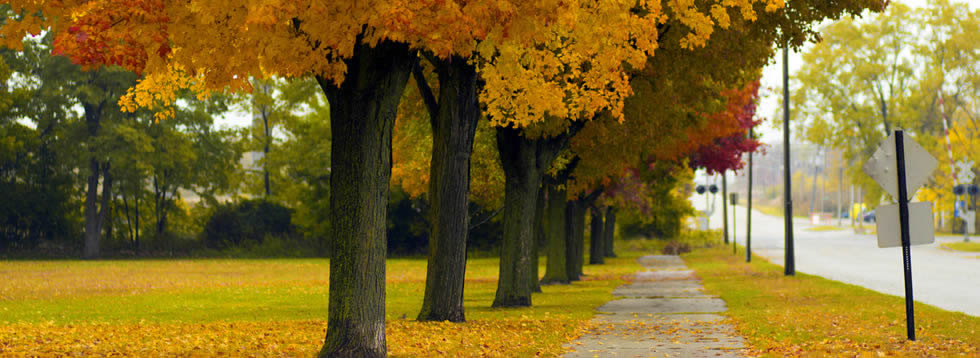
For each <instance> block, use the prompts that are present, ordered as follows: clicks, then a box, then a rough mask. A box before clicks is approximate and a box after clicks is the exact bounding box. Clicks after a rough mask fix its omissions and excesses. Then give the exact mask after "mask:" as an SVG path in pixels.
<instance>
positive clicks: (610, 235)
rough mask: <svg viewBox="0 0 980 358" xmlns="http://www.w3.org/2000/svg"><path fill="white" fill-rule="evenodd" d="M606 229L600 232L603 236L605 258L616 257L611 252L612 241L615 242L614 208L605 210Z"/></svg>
mask: <svg viewBox="0 0 980 358" xmlns="http://www.w3.org/2000/svg"><path fill="white" fill-rule="evenodd" d="M605 224H606V227H605V229H603V230H602V233H603V234H605V240H603V241H604V242H603V243H604V244H606V257H616V252H615V251H614V250H613V241H615V240H614V239H615V237H614V235H615V234H616V208H614V207H611V206H610V207H609V208H608V209H606V223H605Z"/></svg>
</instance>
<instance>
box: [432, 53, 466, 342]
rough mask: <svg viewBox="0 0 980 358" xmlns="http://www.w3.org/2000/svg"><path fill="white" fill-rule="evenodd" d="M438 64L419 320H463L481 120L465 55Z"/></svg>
mask: <svg viewBox="0 0 980 358" xmlns="http://www.w3.org/2000/svg"><path fill="white" fill-rule="evenodd" d="M437 62H440V63H438V64H436V71H437V72H438V74H439V108H438V112H437V114H436V116H435V120H433V121H432V124H433V128H432V160H431V166H430V168H431V171H430V176H429V178H430V180H429V195H430V200H431V204H432V207H431V208H430V211H429V212H430V213H431V214H432V220H431V224H432V226H431V235H430V239H429V262H428V266H427V272H426V278H425V297H424V298H423V300H422V311H421V312H420V313H419V317H418V319H419V320H420V321H447V320H448V321H451V322H463V321H465V320H466V318H465V314H464V312H463V281H464V278H465V273H466V238H467V235H468V233H469V214H468V210H467V208H468V207H469V202H470V200H469V192H470V156H471V154H472V152H473V139H474V137H475V136H476V122H477V120H479V119H480V107H479V102H478V101H477V92H476V91H477V75H476V68H475V67H474V66H473V65H471V64H469V63H467V61H466V59H464V58H458V57H452V58H449V59H447V60H444V61H437ZM423 80H424V79H423Z"/></svg>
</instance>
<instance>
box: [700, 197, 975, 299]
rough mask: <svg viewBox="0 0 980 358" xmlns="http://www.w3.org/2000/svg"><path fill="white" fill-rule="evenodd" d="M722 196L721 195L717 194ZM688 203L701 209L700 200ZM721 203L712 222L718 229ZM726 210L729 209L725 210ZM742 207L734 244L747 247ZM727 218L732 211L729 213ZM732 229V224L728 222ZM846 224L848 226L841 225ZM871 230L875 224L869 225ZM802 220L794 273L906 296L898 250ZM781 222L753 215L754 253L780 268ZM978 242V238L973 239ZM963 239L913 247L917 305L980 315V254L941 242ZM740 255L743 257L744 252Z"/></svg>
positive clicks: (872, 238)
mask: <svg viewBox="0 0 980 358" xmlns="http://www.w3.org/2000/svg"><path fill="white" fill-rule="evenodd" d="M718 196H719V197H720V196H721V195H720V194H719V195H718ZM694 199H695V200H692V202H693V203H694V206H695V208H697V209H699V210H700V209H703V208H704V206H705V202H704V198H703V197H701V196H698V197H696V198H694ZM720 205H721V204H720V202H719V203H718V207H717V210H715V213H714V215H712V218H711V220H710V226H711V227H712V228H719V229H720V228H721V226H722V220H721V219H722V215H721V207H720ZM729 209H730V208H729ZM745 214H746V210H745V207H742V206H740V207H737V209H736V210H735V217H736V222H735V228H736V229H737V230H738V232H737V235H736V240H737V242H738V243H739V244H740V245H744V244H745V234H746V233H745V227H746V225H745ZM728 215H729V217H731V215H732V212H731V210H729V213H728ZM729 224H730V225H729V229H731V223H729ZM845 225H847V222H846V221H845ZM872 225H873V224H872ZM809 226H810V225H809V224H808V223H807V222H806V221H805V220H802V219H797V220H795V221H794V237H795V240H794V242H795V244H794V247H795V249H796V270H797V271H798V272H804V273H808V274H812V275H818V276H822V277H826V278H829V279H832V280H837V281H841V282H846V283H850V284H854V285H858V286H863V287H867V288H869V289H872V290H875V291H878V292H883V293H887V294H891V295H896V296H901V297H904V295H905V286H904V285H905V284H904V279H903V275H902V249H901V248H888V249H879V248H878V246H877V245H878V244H877V239H876V238H875V236H874V235H859V234H855V233H854V231H853V230H851V229H846V230H839V231H822V232H816V231H808V230H806V228H807V227H809ZM783 233H784V229H783V218H782V217H773V216H768V215H764V214H762V213H760V212H758V211H755V210H753V213H752V252H753V253H754V254H756V255H759V256H762V257H765V258H767V259H768V260H769V261H771V262H773V263H776V264H778V265H780V266H782V265H783V263H784V250H783V247H784V235H783ZM976 240H980V238H976ZM953 241H962V238H955V237H939V238H937V239H936V243H935V244H932V245H920V246H913V247H912V282H913V287H914V289H915V291H914V297H915V300H916V301H918V302H923V303H927V304H930V305H933V306H936V307H939V308H942V309H946V310H950V311H959V312H964V313H967V314H969V315H973V316H980V279H978V277H980V257H978V256H980V255H978V254H977V253H963V252H953V251H948V250H943V249H941V248H940V247H939V244H940V243H943V242H953ZM743 255H744V253H743Z"/></svg>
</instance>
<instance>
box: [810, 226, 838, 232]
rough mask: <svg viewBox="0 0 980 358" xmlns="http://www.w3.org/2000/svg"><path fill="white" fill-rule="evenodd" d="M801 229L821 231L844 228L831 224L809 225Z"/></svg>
mask: <svg viewBox="0 0 980 358" xmlns="http://www.w3.org/2000/svg"><path fill="white" fill-rule="evenodd" d="M803 230H806V231H816V232H823V231H840V230H844V228H843V227H840V226H833V225H819V226H811V227H808V228H806V229H803Z"/></svg>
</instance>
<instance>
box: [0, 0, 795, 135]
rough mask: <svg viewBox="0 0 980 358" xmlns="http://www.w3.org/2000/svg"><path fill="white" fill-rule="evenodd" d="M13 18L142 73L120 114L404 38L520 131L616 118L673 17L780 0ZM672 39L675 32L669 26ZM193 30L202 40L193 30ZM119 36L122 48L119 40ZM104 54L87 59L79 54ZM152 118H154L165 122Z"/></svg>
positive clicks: (133, 11)
mask: <svg viewBox="0 0 980 358" xmlns="http://www.w3.org/2000/svg"><path fill="white" fill-rule="evenodd" d="M9 3H10V6H11V8H12V9H13V11H14V12H15V13H18V14H24V13H27V14H30V13H34V12H38V11H40V12H43V13H44V14H45V17H44V18H40V17H37V16H30V15H28V16H23V19H21V20H20V21H11V22H8V24H7V25H5V26H3V28H2V29H0V36H2V37H3V39H4V42H5V43H6V44H7V45H8V47H11V48H17V47H18V45H19V44H18V42H19V41H20V38H21V37H23V35H24V34H25V33H38V32H39V31H40V29H42V28H45V27H47V28H49V29H50V31H52V32H54V33H55V34H56V36H58V38H59V41H60V44H61V48H64V49H67V50H66V52H67V54H68V55H71V56H72V57H73V58H74V59H76V60H78V61H82V62H85V64H86V65H99V64H107V63H117V64H121V65H124V66H126V67H128V68H130V69H131V70H134V71H137V72H139V73H143V74H146V77H145V79H144V80H143V81H141V82H140V83H139V84H138V85H137V87H136V88H135V89H134V90H133V91H131V92H130V93H129V94H128V95H127V97H126V99H124V108H127V109H130V110H131V109H132V108H133V107H134V106H141V107H151V108H166V107H167V106H169V105H171V104H172V102H171V101H172V99H173V98H175V95H174V93H173V92H175V91H176V90H180V89H184V88H190V89H193V90H196V91H224V90H228V89H230V90H241V89H248V88H249V85H248V79H249V78H251V77H260V78H265V77H269V76H273V75H276V76H281V77H302V76H307V75H309V74H313V75H317V76H321V77H323V78H325V79H328V80H331V81H333V82H334V83H338V84H339V83H342V82H343V81H344V78H345V75H346V72H347V64H346V62H345V60H346V59H350V58H351V57H352V56H353V55H354V53H353V51H354V48H355V44H357V43H358V42H364V43H367V44H369V45H373V44H377V43H378V42H380V41H395V42H404V43H407V44H409V45H410V46H411V48H413V49H418V50H425V51H428V52H431V53H433V54H435V55H436V56H438V57H440V58H447V57H449V56H451V55H458V56H460V57H463V58H470V59H471V60H472V61H473V63H474V64H476V65H477V67H478V69H479V71H480V74H481V77H482V79H483V80H484V81H485V85H484V86H483V92H482V93H481V100H482V101H483V103H484V104H485V105H486V114H487V116H488V117H489V118H491V120H492V121H493V122H492V123H493V124H495V125H508V126H510V125H514V126H524V125H528V124H530V123H534V122H538V121H541V120H544V119H545V118H546V115H547V116H551V117H557V118H588V117H591V114H593V113H596V112H598V111H601V110H609V111H610V112H611V113H612V115H613V116H614V117H617V118H622V112H623V101H624V99H625V98H626V97H628V96H629V95H630V94H631V93H632V90H631V89H630V84H629V78H628V76H627V72H628V68H629V67H632V68H642V67H643V65H644V63H645V62H646V61H647V58H648V57H649V56H652V55H653V54H654V51H655V50H656V49H657V48H658V46H659V45H658V38H659V33H660V27H661V26H662V25H663V24H664V23H666V22H667V20H668V19H669V18H671V17H675V18H676V19H678V20H679V21H680V23H681V24H683V25H684V26H686V27H687V28H688V29H689V32H688V33H687V34H686V35H684V38H683V40H682V45H683V46H685V47H687V48H695V47H701V46H703V45H704V44H705V41H707V39H708V38H709V37H710V36H711V33H712V31H713V28H714V26H715V25H719V26H721V27H723V28H727V27H729V26H730V19H729V15H728V13H727V12H728V11H729V10H731V11H737V12H740V13H741V15H742V17H744V18H747V19H753V18H755V10H754V9H753V7H754V5H756V4H764V5H765V9H766V10H767V11H774V10H775V9H777V8H781V7H782V6H783V2H782V0H718V1H712V2H709V3H708V4H701V3H696V2H695V1H694V0H668V1H666V2H665V5H666V6H664V5H663V4H661V3H662V2H661V1H627V0H616V1H587V0H571V1H557V0H549V1H502V0H474V1H444V0H424V1H414V0H412V1H409V0H359V1H315V0H299V1H297V0H249V1H238V0H234V1H233V0H214V1H200V0H192V1H185V2H175V1H161V0H94V1H81V0H57V1H55V0H13V1H10V2H9ZM678 31H683V30H678ZM204 34H206V35H204ZM121 39H122V40H121ZM101 45H108V46H107V47H106V48H105V49H103V50H104V51H103V50H99V51H96V52H91V51H90V49H91V48H92V47H93V46H96V47H97V46H101ZM165 115H166V114H163V116H165Z"/></svg>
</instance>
